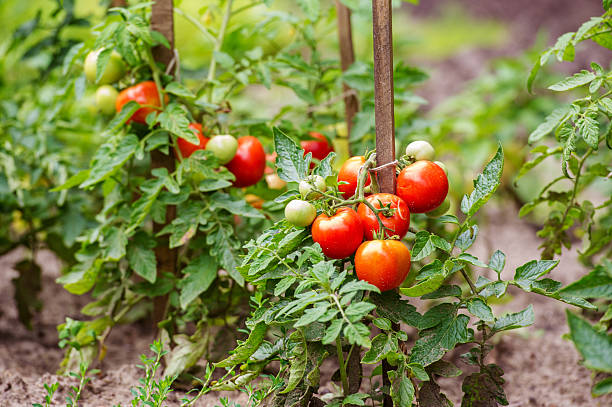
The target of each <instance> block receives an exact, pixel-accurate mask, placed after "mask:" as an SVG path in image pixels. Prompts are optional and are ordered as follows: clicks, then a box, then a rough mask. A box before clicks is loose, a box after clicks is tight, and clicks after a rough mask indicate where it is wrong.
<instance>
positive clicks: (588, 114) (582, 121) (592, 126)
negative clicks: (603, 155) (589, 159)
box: [576, 106, 599, 149]
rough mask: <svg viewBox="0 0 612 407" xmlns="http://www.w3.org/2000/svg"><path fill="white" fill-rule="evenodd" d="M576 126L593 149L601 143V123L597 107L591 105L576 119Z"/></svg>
mask: <svg viewBox="0 0 612 407" xmlns="http://www.w3.org/2000/svg"><path fill="white" fill-rule="evenodd" d="M576 127H577V128H578V131H579V132H580V135H581V136H582V138H583V139H584V141H585V142H586V143H587V144H588V145H589V146H590V147H591V148H593V149H597V145H598V144H599V123H597V107H595V106H591V107H589V108H588V109H587V110H586V111H585V112H584V114H583V115H582V116H580V118H578V120H577V121H576Z"/></svg>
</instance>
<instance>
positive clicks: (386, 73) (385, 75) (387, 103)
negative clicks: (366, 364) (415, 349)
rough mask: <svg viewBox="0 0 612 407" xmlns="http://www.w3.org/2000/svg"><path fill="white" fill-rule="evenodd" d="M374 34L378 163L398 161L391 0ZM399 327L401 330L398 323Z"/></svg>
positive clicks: (382, 182) (385, 172)
mask: <svg viewBox="0 0 612 407" xmlns="http://www.w3.org/2000/svg"><path fill="white" fill-rule="evenodd" d="M372 20H373V37H374V103H375V107H374V118H375V121H376V164H377V165H379V166H380V165H383V164H387V163H389V162H391V161H394V160H395V118H394V110H393V107H394V105H393V101H394V97H393V40H392V29H391V0H372ZM377 180H378V185H379V186H380V192H386V193H390V194H394V193H395V166H394V165H393V166H389V167H386V168H383V169H382V170H381V171H379V172H378V175H377ZM393 328H394V329H395V330H398V329H399V326H398V325H394V327H393ZM390 370H392V369H391V366H390V365H389V363H388V362H387V361H386V360H383V363H382V382H383V386H384V387H386V388H387V389H390V386H391V383H390V381H389V376H388V372H389V371H390ZM392 406H393V400H392V399H391V396H390V395H389V394H385V395H384V399H383V407H392Z"/></svg>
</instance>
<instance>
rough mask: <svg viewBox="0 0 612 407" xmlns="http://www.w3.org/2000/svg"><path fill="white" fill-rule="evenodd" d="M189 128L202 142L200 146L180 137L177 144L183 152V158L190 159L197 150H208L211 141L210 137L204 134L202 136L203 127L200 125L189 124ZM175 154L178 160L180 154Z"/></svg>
mask: <svg viewBox="0 0 612 407" xmlns="http://www.w3.org/2000/svg"><path fill="white" fill-rule="evenodd" d="M189 128H190V129H191V130H193V133H194V134H195V135H196V136H197V137H198V140H200V142H199V143H198V144H193V143H190V142H189V141H187V140H185V139H184V138H180V137H179V138H178V139H177V140H176V144H178V148H179V150H180V151H181V156H182V157H183V158H187V157H190V156H191V154H193V153H194V152H195V151H196V150H203V149H204V148H206V144H207V143H208V140H209V139H208V137H204V134H202V125H201V124H200V123H189ZM175 154H176V155H177V158H178V153H176V151H175Z"/></svg>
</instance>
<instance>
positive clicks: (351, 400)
mask: <svg viewBox="0 0 612 407" xmlns="http://www.w3.org/2000/svg"><path fill="white" fill-rule="evenodd" d="M317 1H318V0H317ZM368 397H370V395H369V394H366V393H353V394H349V395H348V396H346V397H345V398H344V399H343V400H342V405H343V406H345V405H347V404H348V405H351V406H364V405H365V401H364V399H366V398H368Z"/></svg>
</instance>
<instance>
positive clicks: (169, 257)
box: [151, 0, 177, 335]
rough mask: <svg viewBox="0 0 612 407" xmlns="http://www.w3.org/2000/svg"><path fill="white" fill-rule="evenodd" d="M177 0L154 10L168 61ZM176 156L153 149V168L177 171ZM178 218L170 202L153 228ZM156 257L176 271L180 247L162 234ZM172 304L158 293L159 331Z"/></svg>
mask: <svg viewBox="0 0 612 407" xmlns="http://www.w3.org/2000/svg"><path fill="white" fill-rule="evenodd" d="M173 7H174V5H173V0H156V1H155V3H153V7H152V10H151V29H153V30H155V31H158V32H160V33H161V34H163V35H164V37H166V39H167V40H168V42H169V43H170V49H168V48H166V47H164V46H163V45H159V46H157V47H155V48H154V49H153V57H154V58H155V61H157V62H161V63H162V64H164V65H166V66H167V65H168V64H169V63H170V61H171V60H172V57H173V55H174V52H173V50H174V14H173ZM174 165H175V164H174V157H173V156H172V154H168V155H166V154H163V153H162V152H160V151H158V150H154V151H152V152H151V168H152V169H153V168H166V169H167V170H168V172H169V173H172V172H174ZM174 218H176V206H174V205H168V206H166V220H165V223H163V224H158V223H154V224H153V232H154V233H155V234H157V233H158V232H160V231H161V230H162V229H163V228H164V227H165V226H166V225H168V224H170V223H171V222H172V221H173V220H174ZM155 258H156V260H157V276H158V277H159V276H161V275H162V273H172V274H176V262H177V250H176V249H170V248H169V242H168V238H167V237H166V236H164V237H162V238H158V242H157V247H156V248H155ZM167 308H168V296H167V295H165V296H162V297H156V298H155V299H154V301H153V327H154V329H155V332H156V335H157V331H158V324H159V323H160V322H161V321H163V320H164V319H165V317H166V310H167Z"/></svg>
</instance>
